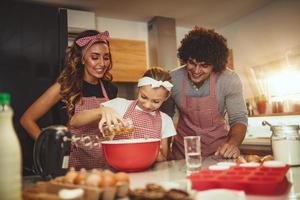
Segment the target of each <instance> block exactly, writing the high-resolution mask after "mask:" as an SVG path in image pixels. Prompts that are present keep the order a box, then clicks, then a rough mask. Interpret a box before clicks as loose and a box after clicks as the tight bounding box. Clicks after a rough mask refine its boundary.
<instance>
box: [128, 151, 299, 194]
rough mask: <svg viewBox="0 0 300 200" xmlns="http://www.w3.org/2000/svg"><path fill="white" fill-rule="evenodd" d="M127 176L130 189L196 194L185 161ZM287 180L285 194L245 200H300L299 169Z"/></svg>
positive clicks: (293, 169)
mask: <svg viewBox="0 0 300 200" xmlns="http://www.w3.org/2000/svg"><path fill="white" fill-rule="evenodd" d="M222 161H228V160H225V159H220V158H217V157H216V156H211V157H207V158H204V159H203V162H202V166H203V167H208V166H210V165H213V164H216V163H217V162H222ZM129 176H130V180H131V188H138V187H144V186H145V185H146V184H147V183H150V182H154V183H159V184H161V185H162V186H164V187H177V188H180V189H184V190H186V191H188V192H190V193H192V194H195V192H196V191H193V190H191V183H190V182H189V181H188V180H187V179H186V165H185V160H178V161H168V162H161V163H157V164H155V165H154V166H153V167H152V168H151V169H149V170H148V171H146V172H139V173H130V174H129ZM287 178H288V180H289V181H290V182H291V183H292V186H291V188H290V190H289V191H288V192H287V193H286V194H283V195H280V196H257V195H247V196H246V198H247V200H271V199H272V200H277V199H278V200H279V199H280V200H281V199H293V200H294V199H300V167H291V168H290V169H289V171H288V174H287ZM220 199H221V198H220Z"/></svg>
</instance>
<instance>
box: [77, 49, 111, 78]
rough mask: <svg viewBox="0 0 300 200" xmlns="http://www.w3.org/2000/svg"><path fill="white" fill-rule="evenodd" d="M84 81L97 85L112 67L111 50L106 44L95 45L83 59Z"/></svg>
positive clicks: (87, 51)
mask: <svg viewBox="0 0 300 200" xmlns="http://www.w3.org/2000/svg"><path fill="white" fill-rule="evenodd" d="M82 62H83V64H84V80H85V81H87V82H89V83H92V84H95V83H97V82H98V79H100V78H102V77H103V76H104V74H105V72H106V70H107V69H108V68H109V66H110V65H111V61H110V56H109V48H108V45H107V44H105V43H95V44H93V45H92V46H91V47H90V48H88V49H87V50H86V52H85V55H84V57H83V61H82Z"/></svg>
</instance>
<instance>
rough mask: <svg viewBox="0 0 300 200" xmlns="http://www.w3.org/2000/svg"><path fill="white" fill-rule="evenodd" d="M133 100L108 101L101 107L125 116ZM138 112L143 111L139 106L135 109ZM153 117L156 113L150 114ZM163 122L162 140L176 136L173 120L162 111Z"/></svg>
mask: <svg viewBox="0 0 300 200" xmlns="http://www.w3.org/2000/svg"><path fill="white" fill-rule="evenodd" d="M132 102H133V100H127V99H123V98H115V99H112V100H110V101H106V102H104V103H101V105H103V106H105V107H110V108H113V109H114V110H115V111H116V112H117V113H118V114H119V115H120V116H122V117H123V116H124V115H125V113H126V111H127V109H128V108H129V106H130V105H131V103H132ZM135 109H137V110H142V109H141V108H139V107H138V106H136V107H135ZM149 114H151V115H155V112H151V113H149ZM160 115H161V120H162V123H161V125H162V128H161V138H167V137H171V136H174V135H176V130H175V127H174V124H173V121H172V118H171V117H169V115H167V114H165V113H163V112H161V111H160Z"/></svg>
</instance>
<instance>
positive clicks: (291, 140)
mask: <svg viewBox="0 0 300 200" xmlns="http://www.w3.org/2000/svg"><path fill="white" fill-rule="evenodd" d="M271 130H272V132H273V133H272V136H271V143H272V151H273V155H274V159H275V160H279V161H282V162H284V163H286V164H289V165H292V166H295V165H300V135H299V126H298V125H286V126H272V127H271Z"/></svg>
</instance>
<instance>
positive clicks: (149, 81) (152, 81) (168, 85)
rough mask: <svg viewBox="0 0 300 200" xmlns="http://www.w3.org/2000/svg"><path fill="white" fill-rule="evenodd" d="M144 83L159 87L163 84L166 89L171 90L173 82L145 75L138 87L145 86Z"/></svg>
mask: <svg viewBox="0 0 300 200" xmlns="http://www.w3.org/2000/svg"><path fill="white" fill-rule="evenodd" d="M144 85H151V87H152V88H158V87H160V86H163V87H164V88H165V89H166V90H168V91H171V89H172V87H173V84H171V83H170V82H169V81H157V80H155V79H153V78H150V77H147V76H145V77H143V78H140V79H139V82H138V87H141V86H144Z"/></svg>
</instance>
